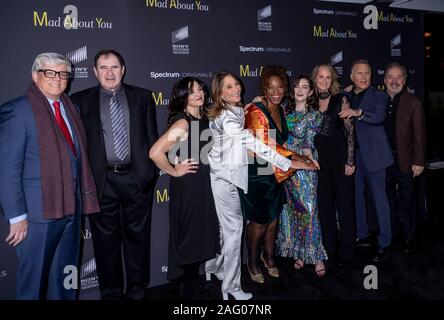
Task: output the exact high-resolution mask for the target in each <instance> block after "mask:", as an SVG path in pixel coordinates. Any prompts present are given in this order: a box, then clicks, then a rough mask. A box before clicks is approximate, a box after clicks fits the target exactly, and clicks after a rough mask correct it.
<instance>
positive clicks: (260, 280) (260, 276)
mask: <svg viewBox="0 0 444 320" xmlns="http://www.w3.org/2000/svg"><path fill="white" fill-rule="evenodd" d="M247 270H248V273H249V274H250V278H251V280H253V281H254V282H257V283H260V284H262V283H264V282H265V280H264V275H263V274H262V272H261V270H260V269H259V273H258V274H253V273H252V272H251V271H250V267H249V266H248V262H247Z"/></svg>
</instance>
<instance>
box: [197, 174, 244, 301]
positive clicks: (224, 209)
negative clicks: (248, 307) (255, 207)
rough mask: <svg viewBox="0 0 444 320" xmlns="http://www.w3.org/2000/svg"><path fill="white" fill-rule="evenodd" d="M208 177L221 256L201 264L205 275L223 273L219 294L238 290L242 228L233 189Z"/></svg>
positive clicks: (215, 177)
mask: <svg viewBox="0 0 444 320" xmlns="http://www.w3.org/2000/svg"><path fill="white" fill-rule="evenodd" d="M210 176H211V189H212V190H213V196H214V202H215V204H216V211H217V217H218V218H219V224H220V229H221V230H220V247H221V254H220V255H217V256H216V258H214V259H212V260H209V261H207V262H206V264H205V271H206V272H209V273H220V272H223V273H224V280H223V281H222V292H223V293H226V292H235V291H239V290H241V286H240V276H241V244H242V228H243V225H244V221H243V216H242V209H241V204H240V199H239V194H238V191H237V187H236V186H235V185H234V184H232V183H230V182H228V181H227V180H224V179H221V178H218V177H217V176H215V175H214V174H212V173H211V174H210Z"/></svg>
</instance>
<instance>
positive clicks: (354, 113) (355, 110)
mask: <svg viewBox="0 0 444 320" xmlns="http://www.w3.org/2000/svg"><path fill="white" fill-rule="evenodd" d="M350 78H351V80H352V81H353V83H354V88H353V89H352V91H351V92H350V95H349V96H350V100H351V104H352V109H349V110H344V111H342V112H340V113H339V115H340V116H341V117H342V118H352V117H353V118H355V119H356V121H355V128H356V173H355V210H356V231H357V237H358V239H357V240H356V245H357V246H370V242H369V230H368V223H367V215H366V202H365V196H364V191H365V186H366V182H367V186H368V187H369V189H370V193H371V196H372V199H373V204H374V207H375V210H376V216H377V220H378V224H379V232H378V250H377V251H376V254H375V255H374V257H372V260H373V261H375V262H378V261H382V260H385V259H387V258H388V257H389V246H390V243H391V238H392V235H391V227H390V207H389V202H388V199H387V194H386V187H385V177H386V168H387V167H389V166H390V165H391V164H392V163H393V156H392V152H391V149H390V144H389V141H388V138H387V136H386V133H385V129H384V120H385V117H386V108H387V99H388V97H387V94H386V93H385V92H380V91H378V90H377V89H376V88H375V87H373V86H371V85H370V83H371V67H370V64H369V62H368V61H367V60H364V59H361V60H356V61H355V62H353V64H352V67H351V75H350Z"/></svg>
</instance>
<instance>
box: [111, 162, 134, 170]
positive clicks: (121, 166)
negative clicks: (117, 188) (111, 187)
mask: <svg viewBox="0 0 444 320" xmlns="http://www.w3.org/2000/svg"><path fill="white" fill-rule="evenodd" d="M129 169H131V163H123V164H113V165H107V166H106V170H110V171H112V172H123V171H128V170H129Z"/></svg>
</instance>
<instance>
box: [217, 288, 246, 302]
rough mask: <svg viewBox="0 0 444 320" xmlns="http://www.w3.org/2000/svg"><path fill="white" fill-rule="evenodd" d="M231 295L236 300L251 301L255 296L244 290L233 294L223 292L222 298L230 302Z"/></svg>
mask: <svg viewBox="0 0 444 320" xmlns="http://www.w3.org/2000/svg"><path fill="white" fill-rule="evenodd" d="M229 294H230V295H231V296H232V297H233V298H234V299H236V300H250V299H251V298H253V295H252V294H251V293H248V292H244V291H242V289H241V290H239V291H233V292H222V298H223V299H224V300H228V295H229Z"/></svg>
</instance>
